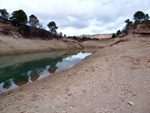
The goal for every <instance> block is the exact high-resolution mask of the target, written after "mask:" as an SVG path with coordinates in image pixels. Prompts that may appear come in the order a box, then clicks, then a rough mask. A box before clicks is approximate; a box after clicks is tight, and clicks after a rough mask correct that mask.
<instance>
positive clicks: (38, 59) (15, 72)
mask: <svg viewBox="0 0 150 113" xmlns="http://www.w3.org/2000/svg"><path fill="white" fill-rule="evenodd" d="M90 54H91V53H86V52H80V51H79V50H78V51H61V52H53V53H36V54H27V55H16V56H14V55H13V56H5V57H0V93H2V92H5V91H8V90H11V89H14V88H16V87H18V86H22V85H25V84H27V83H30V82H33V81H36V80H38V79H41V78H44V77H46V76H48V75H50V74H53V73H55V72H57V71H59V70H61V69H65V68H68V67H71V66H73V65H74V64H75V63H77V62H79V61H80V60H82V59H83V58H85V57H86V56H88V55H90Z"/></svg>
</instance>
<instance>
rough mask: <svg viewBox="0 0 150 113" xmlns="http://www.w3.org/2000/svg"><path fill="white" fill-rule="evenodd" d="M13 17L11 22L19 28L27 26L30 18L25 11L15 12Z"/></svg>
mask: <svg viewBox="0 0 150 113" xmlns="http://www.w3.org/2000/svg"><path fill="white" fill-rule="evenodd" d="M11 15H12V16H11V17H10V21H11V22H12V23H13V25H15V26H17V27H19V26H22V25H26V23H27V21H28V18H27V15H26V13H25V12H24V11H23V10H18V11H14V12H13V13H12V14H11Z"/></svg>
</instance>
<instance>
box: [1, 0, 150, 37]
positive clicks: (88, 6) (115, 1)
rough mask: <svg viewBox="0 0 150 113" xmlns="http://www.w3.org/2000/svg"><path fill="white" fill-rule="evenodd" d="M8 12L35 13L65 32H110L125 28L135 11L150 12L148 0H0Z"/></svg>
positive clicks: (69, 33)
mask: <svg viewBox="0 0 150 113" xmlns="http://www.w3.org/2000/svg"><path fill="white" fill-rule="evenodd" d="M3 8H5V9H7V11H8V12H9V13H12V12H13V11H15V10H18V9H23V10H24V11H25V12H26V14H27V15H28V16H30V15H31V14H34V15H35V16H37V17H38V19H39V21H40V22H41V23H42V24H43V26H44V28H46V27H47V24H48V23H49V22H50V21H55V22H56V24H57V26H58V27H59V29H58V32H62V33H63V34H66V35H67V36H68V35H80V34H97V33H100V34H105V33H113V32H116V31H117V30H118V29H122V28H123V27H124V25H125V24H124V21H125V20H126V19H128V18H129V19H131V20H132V17H133V14H134V13H135V12H136V11H143V12H144V13H148V14H149V15H150V0H0V9H3Z"/></svg>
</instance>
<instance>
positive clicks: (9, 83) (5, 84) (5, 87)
mask: <svg viewBox="0 0 150 113" xmlns="http://www.w3.org/2000/svg"><path fill="white" fill-rule="evenodd" d="M11 85H12V82H11V81H10V80H7V81H5V82H4V85H3V88H4V89H9V88H10V87H11Z"/></svg>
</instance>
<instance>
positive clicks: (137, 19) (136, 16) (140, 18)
mask: <svg viewBox="0 0 150 113" xmlns="http://www.w3.org/2000/svg"><path fill="white" fill-rule="evenodd" d="M133 19H134V20H135V23H141V22H143V21H144V20H145V14H144V13H143V12H142V11H137V12H136V13H135V14H134V15H133Z"/></svg>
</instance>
